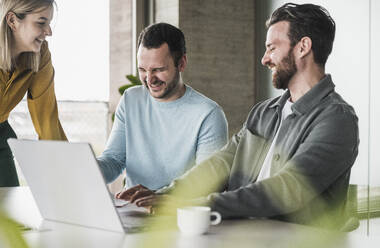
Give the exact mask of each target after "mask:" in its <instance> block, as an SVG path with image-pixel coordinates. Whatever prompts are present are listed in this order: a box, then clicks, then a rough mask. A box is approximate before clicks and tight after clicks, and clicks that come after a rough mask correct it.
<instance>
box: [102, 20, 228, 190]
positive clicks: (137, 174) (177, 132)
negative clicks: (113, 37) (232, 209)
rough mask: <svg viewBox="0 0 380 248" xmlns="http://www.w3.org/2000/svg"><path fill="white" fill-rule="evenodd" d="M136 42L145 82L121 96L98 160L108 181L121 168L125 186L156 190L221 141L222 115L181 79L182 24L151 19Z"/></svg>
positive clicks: (224, 125) (224, 137)
mask: <svg viewBox="0 0 380 248" xmlns="http://www.w3.org/2000/svg"><path fill="white" fill-rule="evenodd" d="M138 46H139V48H138V53H137V61H138V70H139V76H140V80H141V82H143V84H144V85H143V86H139V87H133V88H129V89H128V90H127V91H125V93H124V95H123V96H122V98H121V100H120V103H119V105H118V107H117V110H116V113H115V121H114V124H113V128H112V131H111V134H110V137H109V140H108V143H107V146H106V149H105V151H104V152H103V154H102V155H101V156H100V157H99V158H98V162H99V164H100V168H101V170H102V172H103V175H104V176H105V179H106V181H107V183H109V182H112V181H113V180H114V179H115V178H116V177H117V176H119V175H120V174H121V173H122V171H123V170H124V169H126V187H131V186H134V185H137V184H142V185H144V186H146V187H147V188H149V189H152V190H155V189H158V188H161V187H163V186H166V185H168V184H169V183H170V182H171V181H173V180H174V179H175V178H177V177H179V176H181V175H182V174H183V173H184V172H185V171H186V170H188V169H189V168H191V167H192V166H193V165H195V164H196V163H200V162H201V161H202V160H204V159H206V158H207V157H209V156H210V155H211V154H212V153H214V152H215V151H216V150H219V149H220V148H221V147H222V146H223V145H225V143H226V142H227V121H226V118H225V115H224V113H223V111H222V109H221V108H220V107H219V106H218V104H216V103H215V102H214V101H212V100H210V99H208V98H207V97H205V96H204V95H202V94H200V93H198V92H197V91H195V90H194V89H192V88H191V87H190V86H188V85H186V84H185V83H184V82H183V81H182V78H181V72H183V71H184V70H185V68H186V64H187V58H186V46H185V38H184V35H183V33H182V31H181V30H179V29H178V28H176V27H174V26H172V25H170V24H166V23H158V24H154V25H151V26H149V27H147V28H146V29H144V30H143V31H142V32H141V34H140V36H139V39H138Z"/></svg>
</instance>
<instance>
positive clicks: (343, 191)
mask: <svg viewBox="0 0 380 248" xmlns="http://www.w3.org/2000/svg"><path fill="white" fill-rule="evenodd" d="M334 87H335V86H334V84H333V82H332V80H331V76H330V75H327V76H325V77H324V78H323V79H322V80H321V81H320V82H319V83H318V84H317V85H316V86H314V87H313V88H312V89H311V90H310V91H308V92H307V93H306V94H305V95H304V96H302V97H301V98H300V99H299V100H298V101H296V102H295V103H294V104H293V105H292V110H293V113H292V114H291V115H289V116H288V117H287V118H286V119H285V120H284V121H283V124H282V127H281V129H280V130H279V135H278V138H277V141H276V146H275V150H274V153H273V154H274V155H273V159H272V162H271V171H270V175H271V176H270V177H269V178H267V179H264V180H262V181H256V179H257V177H258V175H259V172H260V169H261V167H262V164H263V161H264V159H265V156H266V154H267V152H268V150H269V147H270V145H271V143H272V140H273V138H274V136H275V134H276V131H277V129H278V127H279V125H280V120H281V110H282V107H283V106H284V104H285V102H286V100H287V99H288V98H289V97H290V93H289V91H286V92H285V93H284V94H283V95H282V96H280V97H277V98H274V99H269V100H266V101H264V102H262V103H259V104H257V105H255V106H254V107H253V109H252V110H251V112H250V114H249V116H248V119H247V121H246V123H245V124H244V126H243V128H242V129H241V130H240V132H239V133H238V134H236V135H234V136H233V137H232V138H231V140H230V141H229V142H228V144H227V145H226V146H225V147H224V148H222V150H220V151H219V152H217V153H215V154H214V155H213V156H212V157H210V158H209V159H208V160H206V161H204V162H203V163H201V164H199V165H197V166H196V167H194V168H193V169H191V170H190V171H188V172H187V173H186V174H184V175H183V176H182V177H181V178H178V179H177V180H175V181H174V182H173V183H172V184H171V185H170V186H169V187H167V188H163V189H162V190H160V191H159V192H162V193H165V192H173V193H177V194H179V195H182V196H183V195H185V196H188V197H192V198H197V199H196V200H194V203H198V204H208V205H210V206H211V207H212V208H213V210H216V211H219V212H220V213H221V214H222V216H223V217H224V218H230V217H270V218H276V219H281V220H285V221H290V222H295V223H300V224H310V225H316V226H323V227H331V228H334V229H335V228H340V226H341V225H342V223H343V222H344V219H345V204H346V197H347V189H348V184H349V178H350V170H351V167H352V165H353V164H354V161H355V159H356V156H357V154H358V144H359V138H358V137H359V135H358V118H357V116H356V114H355V112H354V109H353V108H352V107H351V106H350V105H348V104H347V103H346V102H345V101H344V100H343V99H342V97H341V96H340V95H339V94H337V93H336V92H335V91H334Z"/></svg>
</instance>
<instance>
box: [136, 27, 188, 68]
mask: <svg viewBox="0 0 380 248" xmlns="http://www.w3.org/2000/svg"><path fill="white" fill-rule="evenodd" d="M164 43H167V44H168V47H169V51H170V54H171V56H172V57H173V60H174V65H175V66H178V63H179V60H180V59H181V58H182V56H183V55H185V54H186V44H185V36H184V35H183V33H182V31H181V30H180V29H178V28H176V27H174V26H173V25H170V24H168V23H162V22H161V23H157V24H152V25H150V26H148V27H146V28H145V29H144V30H143V31H141V33H140V36H139V39H138V47H139V46H140V44H142V45H143V46H144V47H146V48H148V49H150V48H159V47H160V46H161V45H162V44H164Z"/></svg>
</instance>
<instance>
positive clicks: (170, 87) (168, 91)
mask: <svg viewBox="0 0 380 248" xmlns="http://www.w3.org/2000/svg"><path fill="white" fill-rule="evenodd" d="M179 78H180V75H179V71H178V70H176V73H175V76H174V78H173V80H172V81H170V82H164V81H157V82H154V83H153V84H165V85H166V88H165V89H164V91H163V93H162V94H161V95H159V96H155V98H158V99H165V98H169V97H170V96H172V95H173V94H175V93H176V90H177V88H178V87H177V86H178V83H179ZM145 87H146V88H147V89H148V90H150V89H149V87H148V85H147V84H146V83H145Z"/></svg>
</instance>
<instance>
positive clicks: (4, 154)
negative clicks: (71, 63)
mask: <svg viewBox="0 0 380 248" xmlns="http://www.w3.org/2000/svg"><path fill="white" fill-rule="evenodd" d="M54 4H55V3H54V0H0V11H1V13H0V15H1V16H0V18H1V19H0V21H1V26H0V186H2V187H4V186H7V187H9V186H17V185H19V182H18V179H17V173H16V169H15V165H14V161H13V156H12V153H11V150H10V148H9V146H8V144H7V139H8V138H10V137H16V134H15V133H14V131H13V130H12V128H11V126H10V125H9V124H8V121H7V119H8V116H9V113H10V112H11V110H12V109H13V108H14V107H15V106H16V105H17V104H18V103H19V102H20V101H21V100H22V98H23V97H24V95H25V94H26V93H27V99H28V108H29V112H30V115H31V117H32V121H33V125H34V128H35V130H36V132H37V134H38V137H39V139H55V140H66V136H65V133H64V131H63V129H62V127H61V124H60V122H59V119H58V110H57V101H56V98H55V94H54V82H53V79H54V69H53V66H52V62H51V57H50V52H49V48H48V44H47V42H46V41H45V38H46V36H51V35H52V31H51V28H50V21H51V19H52V18H53V11H54V6H53V5H54Z"/></svg>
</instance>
